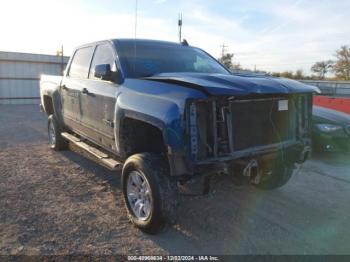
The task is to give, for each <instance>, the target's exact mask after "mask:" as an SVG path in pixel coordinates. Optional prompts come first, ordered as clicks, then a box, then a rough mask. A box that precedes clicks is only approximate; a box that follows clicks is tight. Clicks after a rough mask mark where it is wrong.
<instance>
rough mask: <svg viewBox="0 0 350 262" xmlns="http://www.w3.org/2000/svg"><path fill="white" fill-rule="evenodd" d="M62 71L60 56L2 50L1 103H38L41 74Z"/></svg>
mask: <svg viewBox="0 0 350 262" xmlns="http://www.w3.org/2000/svg"><path fill="white" fill-rule="evenodd" d="M68 59H69V57H63V68H64V67H65V66H66V64H67V62H68ZM61 72H62V58H61V57H59V56H53V55H40V54H27V53H15V52H2V51H0V104H38V103H39V81H40V75H41V74H52V75H60V74H61Z"/></svg>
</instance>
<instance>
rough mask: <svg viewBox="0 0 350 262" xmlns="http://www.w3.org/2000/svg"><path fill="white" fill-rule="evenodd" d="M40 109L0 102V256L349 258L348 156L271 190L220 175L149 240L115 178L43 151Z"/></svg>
mask: <svg viewBox="0 0 350 262" xmlns="http://www.w3.org/2000/svg"><path fill="white" fill-rule="evenodd" d="M38 111H39V108H38V107H37V106H14V105H13V106H12V105H11V106H0V255H4V254H33V255H34V254H217V255H219V254H350V204H349V199H350V161H349V156H342V155H323V156H318V157H317V158H314V159H312V160H310V161H308V162H307V163H306V164H304V166H303V167H302V168H301V170H300V171H299V172H298V173H297V174H296V175H294V177H293V178H292V179H291V181H290V182H289V183H288V184H287V185H286V186H285V187H283V188H281V189H278V190H275V191H269V192H265V191H259V190H256V189H254V188H253V187H243V188H238V187H235V186H234V185H233V184H232V183H231V182H230V179H229V178H228V177H225V176H217V177H215V178H214V179H213V181H212V183H211V184H212V187H211V191H210V193H209V194H208V195H206V196H198V197H185V196H181V200H180V208H179V221H178V224H176V225H175V226H174V227H172V228H169V229H167V230H166V231H165V232H163V233H161V234H160V235H157V236H149V235H146V234H144V233H142V232H140V231H139V230H137V229H136V228H134V227H133V226H132V225H131V224H130V223H129V221H128V219H127V216H126V212H125V210H124V206H123V201H122V194H121V187H120V174H119V173H117V172H111V171H108V170H106V169H105V168H103V167H101V166H99V165H98V164H96V163H95V162H93V161H91V160H89V159H88V158H86V157H84V156H82V154H79V153H77V152H76V150H75V149H74V148H71V149H72V150H71V151H64V152H53V151H51V150H49V148H48V146H47V142H46V141H47V138H46V117H45V115H44V114H42V113H40V112H38Z"/></svg>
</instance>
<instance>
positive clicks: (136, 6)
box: [134, 0, 139, 74]
mask: <svg viewBox="0 0 350 262" xmlns="http://www.w3.org/2000/svg"><path fill="white" fill-rule="evenodd" d="M138 4H139V1H138V0H135V28H134V30H135V32H134V33H135V35H134V74H135V71H136V36H137V10H138Z"/></svg>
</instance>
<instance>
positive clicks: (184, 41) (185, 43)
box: [181, 39, 189, 46]
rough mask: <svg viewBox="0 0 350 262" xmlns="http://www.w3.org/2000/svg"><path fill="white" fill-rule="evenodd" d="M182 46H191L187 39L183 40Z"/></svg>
mask: <svg viewBox="0 0 350 262" xmlns="http://www.w3.org/2000/svg"><path fill="white" fill-rule="evenodd" d="M181 45H183V46H189V44H188V42H187V40H186V39H184V40H182V42H181Z"/></svg>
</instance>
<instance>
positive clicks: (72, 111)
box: [61, 46, 94, 131]
mask: <svg viewBox="0 0 350 262" xmlns="http://www.w3.org/2000/svg"><path fill="white" fill-rule="evenodd" d="M93 50H94V49H93V46H86V47H82V48H79V49H77V50H76V51H75V53H74V55H73V58H72V62H71V63H70V66H69V69H68V72H67V74H66V76H65V77H64V78H63V80H62V83H61V99H62V111H63V120H64V122H65V124H66V125H67V126H68V127H70V128H71V129H73V130H74V131H81V128H80V123H81V114H82V108H81V92H82V90H84V88H86V85H87V84H88V83H87V81H88V76H89V67H90V64H91V59H92V55H93Z"/></svg>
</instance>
